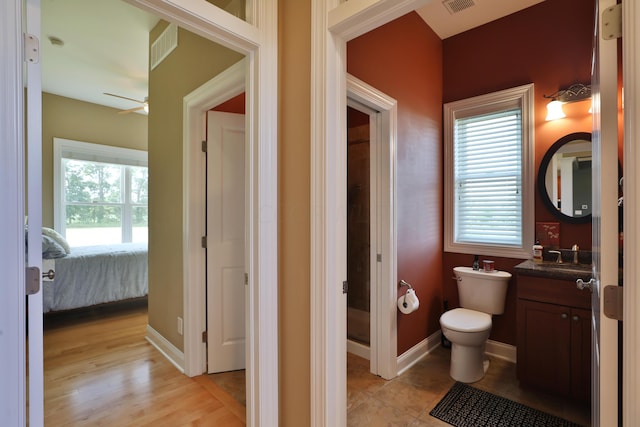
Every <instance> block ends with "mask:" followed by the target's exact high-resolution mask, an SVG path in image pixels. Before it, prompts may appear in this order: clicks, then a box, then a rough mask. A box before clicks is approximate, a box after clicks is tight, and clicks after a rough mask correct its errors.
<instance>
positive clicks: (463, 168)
mask: <svg viewBox="0 0 640 427" xmlns="http://www.w3.org/2000/svg"><path fill="white" fill-rule="evenodd" d="M453 178H454V193H455V194H454V203H455V209H454V211H455V221H454V236H455V237H454V238H455V241H456V242H460V243H472V244H473V243H481V244H490V245H491V244H496V245H502V246H515V247H521V246H522V240H523V239H522V113H521V109H520V108H515V109H508V110H503V111H499V112H494V113H490V114H484V115H477V116H471V117H465V118H459V119H456V120H455V126H454V177H453Z"/></svg>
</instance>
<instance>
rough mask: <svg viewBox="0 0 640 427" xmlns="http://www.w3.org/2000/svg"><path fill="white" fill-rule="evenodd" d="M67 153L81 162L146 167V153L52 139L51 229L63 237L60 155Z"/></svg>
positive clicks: (62, 183) (63, 206)
mask: <svg viewBox="0 0 640 427" xmlns="http://www.w3.org/2000/svg"><path fill="white" fill-rule="evenodd" d="M67 151H71V152H73V153H77V154H78V159H81V160H89V161H96V162H98V161H102V162H105V163H113V164H122V165H129V166H145V167H146V166H148V161H147V157H148V154H147V152H146V151H142V150H134V149H131V148H122V147H113V146H109V145H102V144H92V143H88V142H81V141H74V140H71V139H63V138H53V228H54V229H56V230H57V231H58V232H59V233H61V234H62V235H65V230H66V226H65V221H64V218H65V215H64V208H65V204H64V203H63V202H62V197H63V194H64V188H63V185H64V181H63V180H62V159H63V156H62V153H63V152H67ZM124 225H125V224H123V226H124Z"/></svg>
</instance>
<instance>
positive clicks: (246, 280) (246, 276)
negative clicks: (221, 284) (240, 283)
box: [244, 273, 249, 285]
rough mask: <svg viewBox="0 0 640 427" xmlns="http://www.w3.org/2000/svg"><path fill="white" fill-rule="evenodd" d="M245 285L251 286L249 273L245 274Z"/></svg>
mask: <svg viewBox="0 0 640 427" xmlns="http://www.w3.org/2000/svg"><path fill="white" fill-rule="evenodd" d="M244 284H245V285H248V284H249V273H244Z"/></svg>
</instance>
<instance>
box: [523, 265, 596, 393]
mask: <svg viewBox="0 0 640 427" xmlns="http://www.w3.org/2000/svg"><path fill="white" fill-rule="evenodd" d="M517 286H518V306H517V309H518V315H517V316H518V325H517V332H518V334H517V349H518V351H517V374H518V380H519V381H520V382H521V384H522V385H524V386H531V387H535V388H538V389H542V390H545V391H548V392H551V393H555V394H558V395H561V396H566V397H571V398H575V399H579V400H584V401H589V400H590V398H591V293H590V292H589V291H581V290H579V289H577V288H576V283H575V281H571V280H559V279H553V278H546V277H534V276H526V275H518V277H517Z"/></svg>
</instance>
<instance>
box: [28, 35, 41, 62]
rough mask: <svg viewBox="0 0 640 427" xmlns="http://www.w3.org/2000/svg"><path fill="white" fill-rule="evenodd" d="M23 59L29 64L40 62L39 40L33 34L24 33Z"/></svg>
mask: <svg viewBox="0 0 640 427" xmlns="http://www.w3.org/2000/svg"><path fill="white" fill-rule="evenodd" d="M24 60H25V61H26V62H28V63H29V64H37V63H38V62H40V40H38V38H37V37H36V36H34V35H33V34H28V33H25V35H24Z"/></svg>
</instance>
